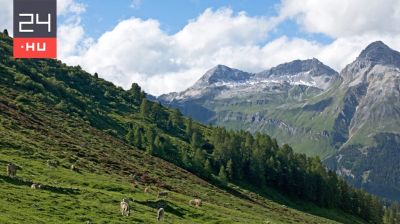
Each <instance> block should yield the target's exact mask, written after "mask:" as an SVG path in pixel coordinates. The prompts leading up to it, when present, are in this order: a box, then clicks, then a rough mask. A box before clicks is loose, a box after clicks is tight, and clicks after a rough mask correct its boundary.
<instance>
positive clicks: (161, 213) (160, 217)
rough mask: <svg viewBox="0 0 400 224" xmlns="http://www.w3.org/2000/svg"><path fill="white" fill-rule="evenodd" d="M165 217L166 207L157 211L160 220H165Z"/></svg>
mask: <svg viewBox="0 0 400 224" xmlns="http://www.w3.org/2000/svg"><path fill="white" fill-rule="evenodd" d="M163 219H164V209H163V208H160V209H158V211H157V220H158V221H160V220H163Z"/></svg>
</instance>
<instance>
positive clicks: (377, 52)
mask: <svg viewBox="0 0 400 224" xmlns="http://www.w3.org/2000/svg"><path fill="white" fill-rule="evenodd" d="M356 61H363V62H370V63H372V64H373V65H376V64H381V65H393V66H396V67H400V53H399V52H398V51H395V50H393V49H391V48H390V47H388V46H387V45H386V44H384V43H383V42H382V41H375V42H372V43H371V44H369V45H368V46H367V47H366V48H365V49H364V50H363V51H362V52H361V54H360V55H359V56H358V58H357V60H356Z"/></svg>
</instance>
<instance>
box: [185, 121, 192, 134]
mask: <svg viewBox="0 0 400 224" xmlns="http://www.w3.org/2000/svg"><path fill="white" fill-rule="evenodd" d="M185 132H186V136H187V137H188V138H190V137H192V134H193V120H192V118H189V120H188V121H187V124H186V131H185Z"/></svg>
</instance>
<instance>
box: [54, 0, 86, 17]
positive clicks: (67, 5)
mask: <svg viewBox="0 0 400 224" xmlns="http://www.w3.org/2000/svg"><path fill="white" fill-rule="evenodd" d="M85 11H86V5H85V4H82V3H79V2H76V1H75V0H57V14H58V15H64V16H65V15H68V14H81V13H83V12H85Z"/></svg>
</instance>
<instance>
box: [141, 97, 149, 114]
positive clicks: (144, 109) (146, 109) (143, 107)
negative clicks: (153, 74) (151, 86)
mask: <svg viewBox="0 0 400 224" xmlns="http://www.w3.org/2000/svg"><path fill="white" fill-rule="evenodd" d="M149 113H150V103H149V102H148V100H147V99H142V103H141V104H140V114H141V115H142V117H148V116H149Z"/></svg>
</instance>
